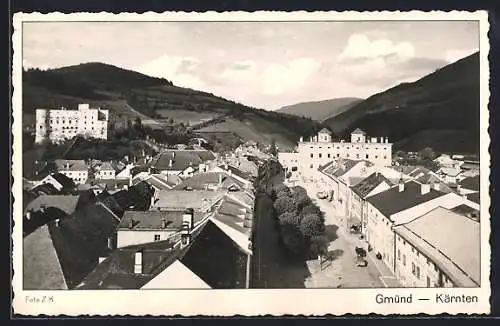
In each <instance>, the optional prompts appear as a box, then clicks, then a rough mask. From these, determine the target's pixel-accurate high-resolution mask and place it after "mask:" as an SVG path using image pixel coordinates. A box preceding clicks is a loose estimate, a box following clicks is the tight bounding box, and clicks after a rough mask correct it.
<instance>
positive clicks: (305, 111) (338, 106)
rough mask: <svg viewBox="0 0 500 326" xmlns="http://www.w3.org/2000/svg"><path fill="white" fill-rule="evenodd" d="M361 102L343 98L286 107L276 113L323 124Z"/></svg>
mask: <svg viewBox="0 0 500 326" xmlns="http://www.w3.org/2000/svg"><path fill="white" fill-rule="evenodd" d="M361 101H362V99H360V98H355V97H342V98H334V99H330V100H324V101H314V102H303V103H297V104H293V105H288V106H284V107H282V108H280V109H278V110H276V112H279V113H286V114H293V115H296V116H299V117H307V118H311V119H313V120H316V121H320V122H321V121H323V120H325V119H328V118H330V117H334V116H336V115H338V114H340V113H342V112H345V111H347V110H349V109H350V108H352V107H353V106H354V105H356V104H358V103H359V102H361Z"/></svg>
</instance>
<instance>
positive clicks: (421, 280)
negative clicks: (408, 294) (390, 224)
mask: <svg viewBox="0 0 500 326" xmlns="http://www.w3.org/2000/svg"><path fill="white" fill-rule="evenodd" d="M395 237H396V238H395V239H396V243H395V245H396V264H395V273H394V274H395V275H396V277H397V279H398V280H399V281H400V282H401V284H402V285H403V286H407V287H453V286H454V285H453V283H452V282H451V280H450V279H449V278H448V277H447V276H446V274H445V273H443V272H442V271H441V270H440V269H439V268H438V267H437V265H436V264H435V263H434V262H433V261H432V260H431V259H428V258H427V257H426V256H425V255H424V254H422V253H421V252H420V251H419V250H417V248H415V247H414V246H412V245H411V243H409V242H407V241H406V240H405V239H404V238H402V237H400V236H399V235H396V236H395ZM412 264H413V265H414V266H415V267H413V265H412Z"/></svg>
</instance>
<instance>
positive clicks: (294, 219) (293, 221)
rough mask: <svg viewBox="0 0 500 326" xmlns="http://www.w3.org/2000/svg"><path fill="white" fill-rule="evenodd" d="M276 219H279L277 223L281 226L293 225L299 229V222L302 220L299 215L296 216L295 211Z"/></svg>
mask: <svg viewBox="0 0 500 326" xmlns="http://www.w3.org/2000/svg"><path fill="white" fill-rule="evenodd" d="M278 219H279V222H280V224H281V225H285V224H290V225H293V226H295V227H299V226H300V220H301V219H302V217H301V216H300V214H297V212H296V211H293V212H285V213H283V214H281V215H280V216H279V217H278Z"/></svg>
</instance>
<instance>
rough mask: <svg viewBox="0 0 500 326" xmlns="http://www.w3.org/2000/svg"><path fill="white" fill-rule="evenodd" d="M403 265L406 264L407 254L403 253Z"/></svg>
mask: <svg viewBox="0 0 500 326" xmlns="http://www.w3.org/2000/svg"><path fill="white" fill-rule="evenodd" d="M403 266H406V255H403Z"/></svg>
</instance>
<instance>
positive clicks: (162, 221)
mask: <svg viewBox="0 0 500 326" xmlns="http://www.w3.org/2000/svg"><path fill="white" fill-rule="evenodd" d="M161 228H162V229H166V228H167V220H166V219H162V220H161Z"/></svg>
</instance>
